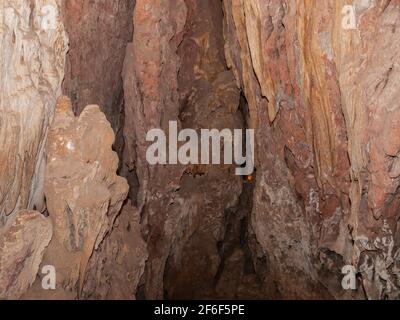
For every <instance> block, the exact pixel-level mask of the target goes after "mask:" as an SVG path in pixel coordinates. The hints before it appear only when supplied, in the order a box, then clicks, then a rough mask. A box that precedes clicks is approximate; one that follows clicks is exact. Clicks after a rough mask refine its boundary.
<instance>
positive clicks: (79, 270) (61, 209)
mask: <svg viewBox="0 0 400 320" xmlns="http://www.w3.org/2000/svg"><path fill="white" fill-rule="evenodd" d="M113 142H114V133H113V131H112V129H111V126H110V124H109V123H108V121H107V120H106V118H105V116H104V114H103V113H101V112H100V109H99V107H98V106H95V105H91V106H87V107H86V108H85V109H84V110H83V112H82V113H81V115H80V116H79V118H76V117H75V116H74V114H73V112H72V106H71V102H70V100H69V99H67V98H66V97H61V98H60V99H59V101H58V103H57V108H56V114H55V119H54V122H53V124H52V126H51V129H50V132H49V137H48V141H47V146H46V156H47V161H48V163H47V167H46V179H45V195H46V203H47V210H48V212H49V216H50V218H51V220H52V222H53V225H54V236H53V241H52V242H51V244H50V247H49V249H48V250H47V251H46V255H45V259H44V261H45V262H46V263H48V264H50V265H54V266H55V268H56V270H59V272H58V273H59V274H58V277H57V282H58V284H59V286H58V287H59V288H61V289H66V290H71V291H72V290H76V289H78V290H79V291H78V293H80V291H81V290H82V289H83V284H84V280H85V275H86V271H87V266H88V262H89V259H90V257H91V256H92V254H93V252H94V251H95V250H97V249H98V248H99V246H100V244H101V242H102V241H103V240H104V237H105V236H106V234H107V233H109V232H110V231H111V229H112V227H113V225H114V222H115V219H116V217H117V215H118V214H119V212H120V209H121V206H122V204H123V202H124V201H125V199H126V196H127V193H128V185H127V183H126V180H125V179H124V178H121V177H119V176H117V175H116V171H117V168H118V157H117V155H116V153H115V152H113V151H112V150H111V146H112V144H113Z"/></svg>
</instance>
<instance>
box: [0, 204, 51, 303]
mask: <svg viewBox="0 0 400 320" xmlns="http://www.w3.org/2000/svg"><path fill="white" fill-rule="evenodd" d="M51 237H52V225H51V222H50V220H49V219H48V218H45V217H44V216H43V215H41V214H40V213H39V212H37V211H30V210H22V211H19V212H18V213H17V214H15V215H14V216H13V217H12V218H10V219H9V220H8V222H7V224H6V225H5V226H4V227H3V228H2V229H0V299H18V298H20V297H21V296H22V295H23V294H24V293H25V292H26V291H27V290H28V288H29V287H30V286H31V285H32V283H33V282H34V281H35V279H36V275H37V273H38V271H39V266H40V264H41V262H42V258H43V254H44V251H45V248H46V247H47V246H48V244H49V242H50V240H51Z"/></svg>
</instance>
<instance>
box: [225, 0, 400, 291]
mask: <svg viewBox="0 0 400 320" xmlns="http://www.w3.org/2000/svg"><path fill="white" fill-rule="evenodd" d="M347 4H349V3H348V1H245V0H243V1H241V0H237V1H224V8H225V13H226V19H225V38H226V41H227V42H226V57H227V61H228V65H229V66H230V67H232V70H233V71H234V72H235V75H236V79H237V81H238V85H239V86H240V87H241V88H243V90H244V92H245V95H246V97H247V99H248V102H249V109H250V114H251V118H252V119H253V121H252V126H254V127H255V128H257V132H258V138H257V147H258V152H257V154H258V156H257V159H258V161H257V162H258V167H259V169H261V170H260V171H261V172H262V174H258V175H257V185H256V187H255V197H254V209H253V213H252V226H253V227H254V230H255V233H256V235H257V239H258V241H259V242H260V244H261V246H262V247H263V249H264V250H266V251H267V252H269V253H273V255H272V256H270V258H271V260H272V261H271V266H272V268H273V278H274V279H275V280H276V282H277V283H278V291H279V292H280V293H282V294H283V296H284V297H295V298H296V297H299V296H304V294H305V293H312V292H313V290H312V289H311V288H312V284H313V283H320V284H324V286H325V287H326V288H327V291H328V292H327V294H328V295H332V296H333V297H336V298H339V297H342V295H343V290H341V287H340V279H337V275H339V274H340V271H341V268H342V267H343V266H344V265H353V266H356V267H357V269H358V270H359V272H360V274H361V281H362V284H363V288H364V290H365V294H366V296H367V297H369V298H384V297H392V298H394V297H397V296H398V278H397V277H398V263H399V251H396V250H398V239H397V238H398V237H396V234H398V230H397V229H398V218H399V203H398V200H397V199H398V177H397V173H396V172H395V171H396V169H395V168H396V167H397V165H396V163H397V159H398V158H397V155H398V151H399V150H398V136H397V134H396V132H397V131H396V130H397V129H395V128H396V127H397V118H398V117H397V109H398V102H397V100H398V99H396V98H397V97H398V90H395V87H396V83H397V77H396V74H397V72H398V64H397V62H396V61H397V60H398V55H399V45H398V41H396V40H395V39H396V38H397V37H398V28H396V26H397V25H398V23H399V14H400V10H399V3H398V1H355V3H354V7H355V11H356V18H357V21H356V22H357V25H356V28H354V29H353V30H347V29H346V28H343V27H342V23H343V19H344V15H343V13H342V10H343V7H344V6H345V5H347ZM293 274H296V278H297V279H298V280H294V279H293ZM310 286H311V287H310ZM318 286H319V285H318ZM314 292H318V290H317V291H315V290H314ZM359 294H360V295H361V296H362V295H363V294H362V293H361V292H356V293H354V296H356V297H357V296H358V295H359Z"/></svg>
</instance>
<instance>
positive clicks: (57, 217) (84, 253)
mask: <svg viewBox="0 0 400 320" xmlns="http://www.w3.org/2000/svg"><path fill="white" fill-rule="evenodd" d="M45 4H50V5H52V6H53V8H56V9H57V12H58V13H59V15H58V16H57V19H56V20H55V28H52V29H51V30H49V29H48V28H47V27H48V25H47V24H46V23H44V22H43V21H45V22H46V20H43V17H44V16H45V15H46V11H45V12H43V11H42V9H43V6H44V5H45ZM0 17H1V18H0V42H1V50H0V71H1V82H0V151H1V152H0V169H1V170H0V298H19V297H22V298H26V299H30V298H68V299H77V298H79V299H115V298H122V299H135V298H156V299H162V298H172V299H174V298H175V299H176V298H225V299H226V298H243V299H245V298H269V299H275V298H283V299H305V298H311V299H332V298H333V299H366V298H367V299H399V298H400V296H399V289H400V246H399V245H400V243H399V240H400V238H399V234H400V232H399V230H398V229H399V227H398V225H399V224H398V221H399V218H400V198H399V195H400V192H399V190H400V188H399V185H400V180H399V177H400V161H399V154H400V135H399V129H398V128H399V125H400V112H399V111H398V110H399V108H400V106H399V102H398V101H399V97H400V96H399V95H400V93H399V92H400V91H399V90H398V87H399V81H400V80H399V79H400V78H399V77H400V69H399V61H400V42H399V40H400V34H399V32H400V31H399V30H400V28H399V24H400V2H399V1H398V0H391V1H390V0H354V1H351V0H324V1H318V0H222V1H220V0H157V1H154V0H136V1H134V0H115V1H106V0H93V1H90V2H89V1H81V0H47V1H46V3H45V1H42V0H29V1H28V0H17V1H11V0H0ZM43 23H44V24H43ZM67 34H68V38H69V41H67ZM128 42H129V44H128ZM65 62H66V63H65ZM63 80H64V82H63V84H61V83H62V81H63ZM61 88H62V90H61ZM61 91H63V93H64V94H66V95H68V96H70V99H71V100H69V99H68V98H66V97H62V98H61V99H60V100H59V103H58V105H57V107H56V98H57V97H59V96H60V94H61ZM87 105H89V106H87ZM97 105H98V106H97ZM54 114H55V117H54ZM53 118H54V121H53ZM170 121H176V122H177V126H178V130H180V129H194V130H196V131H197V132H198V131H199V130H201V129H204V128H209V129H212V128H216V129H220V130H221V129H224V128H227V129H245V128H250V129H254V130H255V147H256V148H255V166H256V170H255V172H254V173H253V174H252V175H251V176H247V177H238V176H236V175H235V174H234V173H235V170H234V169H235V167H234V166H232V165H184V164H168V165H155V166H154V165H150V164H149V163H148V161H147V160H146V151H147V147H148V146H149V143H148V142H146V133H147V132H148V131H149V130H150V129H154V128H161V129H163V130H164V131H165V132H168V128H169V122H170ZM115 137H116V138H115ZM114 140H116V141H114ZM45 146H46V148H45ZM112 148H114V151H113V149H112ZM45 155H46V157H45ZM118 157H119V159H118ZM120 176H122V177H124V178H125V179H124V178H122V177H120ZM44 199H45V201H44ZM26 209H33V210H38V211H40V212H36V211H30V210H26ZM34 233H37V234H40V235H41V236H40V237H34V236H33V234H34ZM50 238H51V240H50ZM30 252H32V255H30ZM44 265H54V266H55V267H56V270H57V289H56V290H55V291H52V290H50V291H43V289H42V288H41V281H40V274H39V275H38V276H37V273H38V270H40V267H41V266H44ZM346 265H351V266H353V267H354V268H355V270H356V272H357V283H356V285H357V289H356V290H344V289H343V287H342V279H343V276H344V275H343V274H342V268H343V267H344V266H346ZM35 277H36V280H35ZM29 287H30V288H29Z"/></svg>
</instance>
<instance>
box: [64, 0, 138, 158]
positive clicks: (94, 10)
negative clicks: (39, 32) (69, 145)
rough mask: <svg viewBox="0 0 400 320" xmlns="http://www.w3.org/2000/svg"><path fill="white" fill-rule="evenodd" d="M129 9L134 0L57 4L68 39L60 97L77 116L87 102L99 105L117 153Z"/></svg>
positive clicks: (78, 0)
mask: <svg viewBox="0 0 400 320" xmlns="http://www.w3.org/2000/svg"><path fill="white" fill-rule="evenodd" d="M134 5H135V1H134V0H115V1H114V0H113V1H109V0H96V1H82V0H64V1H62V16H63V22H64V25H65V28H66V31H67V32H68V35H69V38H70V45H69V51H68V55H67V64H66V70H65V73H66V76H65V80H64V83H63V93H64V94H65V95H67V96H69V97H70V98H71V100H72V106H73V110H74V112H75V114H77V115H79V114H80V113H81V112H82V111H83V109H84V108H85V107H86V106H87V105H89V104H98V105H99V106H100V107H101V110H102V111H103V112H104V113H105V115H106V116H107V119H108V120H109V121H110V122H111V126H112V128H113V129H114V132H115V133H116V142H115V145H116V148H117V151H118V153H120V152H121V151H122V147H123V140H122V128H123V120H124V117H123V116H124V111H123V89H122V78H121V71H122V65H123V62H124V57H125V48H126V45H127V43H128V42H129V41H130V40H131V39H132V15H133V8H134Z"/></svg>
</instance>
